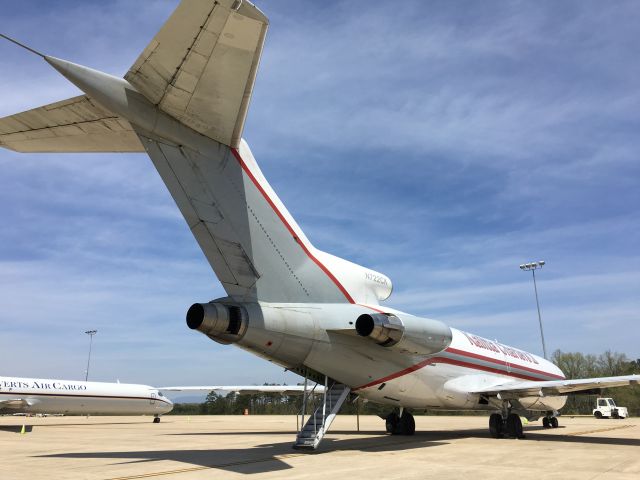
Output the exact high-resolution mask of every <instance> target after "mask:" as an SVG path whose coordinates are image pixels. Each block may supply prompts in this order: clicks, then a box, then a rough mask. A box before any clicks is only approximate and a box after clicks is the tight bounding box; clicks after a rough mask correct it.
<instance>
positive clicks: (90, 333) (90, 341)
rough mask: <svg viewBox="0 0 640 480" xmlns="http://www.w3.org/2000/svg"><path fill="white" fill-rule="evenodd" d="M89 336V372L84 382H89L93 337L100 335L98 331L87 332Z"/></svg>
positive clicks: (86, 373)
mask: <svg viewBox="0 0 640 480" xmlns="http://www.w3.org/2000/svg"><path fill="white" fill-rule="evenodd" d="M84 333H86V334H87V335H89V358H88V359H87V371H86V372H85V376H84V381H85V382H86V381H88V380H89V365H90V364H91V346H92V345H93V336H94V335H95V334H96V333H98V330H87V331H86V332H84Z"/></svg>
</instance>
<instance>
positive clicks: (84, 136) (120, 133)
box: [0, 95, 145, 152]
mask: <svg viewBox="0 0 640 480" xmlns="http://www.w3.org/2000/svg"><path fill="white" fill-rule="evenodd" d="M0 147H5V148H8V149H11V150H14V151H16V152H144V151H145V150H144V147H143V146H142V143H140V139H139V138H138V135H137V134H136V133H135V132H134V131H133V129H132V128H131V124H129V122H127V121H126V120H124V119H122V118H120V117H118V116H117V115H114V114H113V113H111V112H110V111H108V110H105V109H104V108H102V107H100V106H99V105H98V104H97V103H95V102H94V101H92V100H91V99H90V98H89V97H87V96H86V95H81V96H79V97H73V98H69V99H68V100H63V101H61V102H56V103H52V104H50V105H45V106H43V107H38V108H34V109H33V110H28V111H26V112H22V113H18V114H15V115H11V116H10V117H4V118H1V119H0Z"/></svg>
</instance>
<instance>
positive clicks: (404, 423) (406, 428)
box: [398, 410, 416, 435]
mask: <svg viewBox="0 0 640 480" xmlns="http://www.w3.org/2000/svg"><path fill="white" fill-rule="evenodd" d="M414 433H416V421H415V419H414V418H413V415H411V414H410V413H409V412H407V411H406V410H405V411H404V412H402V417H400V423H398V435H413V434H414Z"/></svg>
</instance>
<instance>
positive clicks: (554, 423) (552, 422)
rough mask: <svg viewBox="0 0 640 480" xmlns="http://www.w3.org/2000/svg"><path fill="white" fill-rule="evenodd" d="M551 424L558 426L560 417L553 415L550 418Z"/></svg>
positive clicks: (554, 426)
mask: <svg viewBox="0 0 640 480" xmlns="http://www.w3.org/2000/svg"><path fill="white" fill-rule="evenodd" d="M549 424H550V425H551V427H552V428H558V425H559V424H558V419H557V418H556V417H551V418H550V419H549Z"/></svg>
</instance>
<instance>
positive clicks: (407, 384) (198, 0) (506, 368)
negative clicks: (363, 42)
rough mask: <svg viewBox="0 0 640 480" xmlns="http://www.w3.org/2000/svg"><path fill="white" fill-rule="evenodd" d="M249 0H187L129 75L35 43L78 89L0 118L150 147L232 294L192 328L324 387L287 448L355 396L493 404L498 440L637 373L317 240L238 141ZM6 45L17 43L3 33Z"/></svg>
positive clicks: (403, 410) (55, 136)
mask: <svg viewBox="0 0 640 480" xmlns="http://www.w3.org/2000/svg"><path fill="white" fill-rule="evenodd" d="M268 24H269V22H268V20H267V17H265V15H264V14H263V13H262V12H261V11H260V10H258V9H257V8H256V7H255V6H254V5H253V4H252V3H250V2H249V1H247V0H244V1H243V0H215V1H214V0H183V1H182V2H181V3H180V4H179V6H178V7H177V9H176V11H175V12H174V13H173V15H172V16H171V17H170V18H169V20H168V21H167V22H166V24H165V25H164V26H163V27H162V29H161V30H160V31H159V33H158V34H157V35H156V36H155V37H154V38H153V40H152V41H151V43H150V44H149V45H148V47H147V48H146V49H145V50H144V51H143V52H142V54H141V55H140V57H139V58H138V60H137V61H136V62H135V63H134V65H133V66H132V67H131V69H130V70H129V71H128V72H127V74H126V75H125V77H124V78H119V77H116V76H112V75H108V74H106V73H102V72H100V71H96V70H93V69H91V68H88V67H84V66H82V65H77V64H75V63H72V62H69V61H66V60H62V59H59V58H55V57H52V56H49V55H44V54H41V53H39V52H37V51H35V50H33V49H31V48H28V47H25V48H27V49H29V50H30V51H31V52H33V53H35V54H37V55H40V56H41V57H42V58H43V59H44V60H45V61H46V62H47V63H48V64H49V65H51V66H52V67H53V68H55V69H56V70H57V71H58V72H60V73H61V74H62V75H63V76H64V77H66V78H67V79H68V80H69V81H71V82H72V83H73V84H75V85H76V86H77V87H78V88H80V89H81V90H82V91H83V92H84V95H81V96H78V97H75V98H70V99H67V100H63V101H61V102H58V103H54V104H51V105H46V106H43V107H40V108H36V109H34V110H30V111H27V112H24V113H20V114H17V115H13V116H11V117H7V118H4V119H1V120H0V145H2V146H4V147H6V148H10V149H12V150H16V151H20V152H29V153H33V152H146V153H147V154H148V155H149V157H151V160H152V161H153V164H154V165H155V168H156V170H157V171H158V173H159V174H160V176H161V178H162V180H163V181H164V183H165V185H166V186H167V188H168V189H169V192H170V193H171V195H172V196H173V198H174V200H175V202H176V204H177V206H178V208H179V209H180V211H181V213H182V215H183V216H184V218H185V221H186V223H187V226H188V228H189V229H190V230H191V232H192V233H193V236H194V237H195V239H196V241H197V242H198V244H199V245H200V248H201V249H202V251H203V252H204V254H205V256H206V258H207V260H208V262H209V264H210V265H211V268H212V269H213V271H214V272H215V274H216V276H217V277H218V279H219V280H220V282H221V283H222V286H223V287H224V289H225V290H226V293H227V296H226V297H224V298H220V299H218V300H214V301H211V302H208V303H196V304H194V305H193V306H192V307H191V308H189V310H188V312H187V325H188V326H189V328H191V329H194V330H198V331H200V332H202V333H204V334H205V335H207V336H208V337H209V338H211V339H212V340H213V341H216V342H219V343H223V344H234V345H237V346H238V347H240V348H243V349H245V350H247V351H249V352H252V353H254V354H256V355H258V356H260V357H263V358H265V359H268V360H269V361H272V362H275V363H277V364H279V365H281V366H283V367H285V368H287V369H289V370H291V371H294V372H297V373H299V374H301V375H304V376H305V378H307V377H308V378H311V379H313V380H315V381H318V382H319V383H321V384H325V385H327V389H326V391H325V393H324V403H323V405H321V406H320V408H318V410H317V411H316V412H314V413H313V414H312V415H311V416H310V417H309V420H308V422H307V423H306V425H305V426H304V427H303V428H302V430H301V431H300V432H299V434H298V436H297V439H296V443H295V446H296V447H297V448H309V449H314V448H316V447H317V446H318V444H319V443H320V441H321V440H322V438H323V436H324V434H325V433H326V431H327V429H328V428H329V427H330V425H331V422H332V421H333V418H334V417H335V415H336V414H337V413H338V411H339V410H340V407H341V406H342V404H343V403H344V401H345V400H346V399H347V398H348V397H349V395H350V394H351V393H353V394H357V395H359V396H360V397H362V398H364V399H367V400H369V401H372V402H378V403H381V404H385V405H388V406H389V410H390V413H389V415H388V416H387V417H386V430H387V431H388V432H389V433H391V434H404V435H411V434H413V433H414V431H415V423H414V420H413V416H412V415H411V413H410V411H409V410H411V409H425V408H430V409H436V408H440V409H447V410H484V411H488V412H492V415H491V416H490V420H489V428H490V432H491V434H492V435H493V436H495V437H500V436H503V435H504V434H507V435H508V436H512V437H520V436H522V423H521V420H520V416H524V417H527V418H528V419H530V420H533V419H537V418H543V423H544V426H545V427H549V426H551V427H555V426H557V425H558V421H557V415H558V410H559V409H560V408H562V406H563V405H564V403H565V400H566V395H567V394H572V393H576V392H580V391H590V392H593V391H594V390H598V389H600V388H603V387H615V386H622V385H629V384H630V383H637V382H638V380H640V376H638V375H630V376H624V377H612V378H590V379H580V380H565V378H564V375H563V373H562V372H561V371H560V370H559V369H558V368H557V367H556V366H555V365H553V364H552V363H551V362H548V361H547V360H545V359H543V358H540V357H538V356H536V355H533V354H531V353H527V352H524V351H522V350H520V349H518V348H513V347H509V346H507V345H503V344H501V343H498V342H495V341H491V340H487V339H484V338H482V337H480V336H478V335H474V334H471V333H467V332H463V331H461V330H457V329H455V328H452V327H450V326H448V325H446V324H444V323H443V322H440V321H438V320H433V319H429V318H419V317H416V316H413V315H410V314H407V313H403V312H400V311H398V310H395V309H393V308H391V307H389V306H387V305H386V304H385V305H383V304H381V302H383V301H385V300H387V299H388V298H389V297H390V295H391V291H392V283H391V280H390V279H389V278H388V277H387V276H386V275H384V274H382V273H379V272H375V271H373V270H371V269H369V268H366V267H362V266H360V265H356V264H354V263H351V262H349V261H347V260H344V259H341V258H338V257H336V256H333V255H331V254H328V253H325V252H323V251H321V250H319V249H317V248H315V247H314V246H313V244H312V243H311V241H310V240H309V239H308V238H307V237H306V235H305V234H304V232H303V231H302V229H301V228H300V226H299V225H298V224H297V223H296V221H295V220H294V219H293V217H292V215H291V214H290V213H289V212H288V210H287V209H286V208H285V206H284V205H283V203H282V202H281V201H280V199H279V198H278V196H277V195H276V193H275V191H274V190H273V189H272V188H271V186H270V185H269V183H268V182H267V180H266V178H265V177H264V176H263V174H262V172H261V171H260V168H259V167H258V164H257V162H256V160H255V158H254V157H253V154H252V152H251V150H250V149H249V145H248V144H247V143H246V142H245V141H244V140H243V139H242V131H243V127H244V123H245V118H246V115H247V112H248V107H249V101H250V99H251V95H252V91H253V85H254V81H255V78H256V74H257V71H258V63H259V60H260V56H261V52H262V48H263V44H264V40H265V36H266V33H267V28H268ZM13 41H14V43H18V42H16V41H15V40H13Z"/></svg>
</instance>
